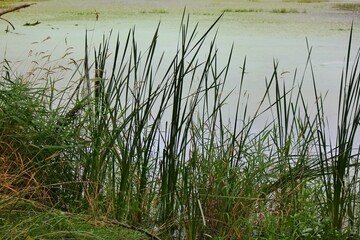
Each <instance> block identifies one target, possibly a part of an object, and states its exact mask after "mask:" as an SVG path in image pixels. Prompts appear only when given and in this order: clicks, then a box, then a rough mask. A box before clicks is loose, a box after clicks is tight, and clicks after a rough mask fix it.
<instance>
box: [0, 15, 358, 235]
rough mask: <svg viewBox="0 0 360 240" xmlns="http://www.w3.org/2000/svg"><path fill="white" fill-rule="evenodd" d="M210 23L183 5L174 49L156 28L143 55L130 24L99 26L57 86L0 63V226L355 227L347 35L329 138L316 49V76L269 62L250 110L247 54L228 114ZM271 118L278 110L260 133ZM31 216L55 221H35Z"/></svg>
mask: <svg viewBox="0 0 360 240" xmlns="http://www.w3.org/2000/svg"><path fill="white" fill-rule="evenodd" d="M217 21H218V20H216V21H215V22H214V24H213V25H212V26H210V27H209V29H208V31H205V32H204V33H202V34H200V33H199V32H198V29H197V26H196V25H195V27H191V24H190V20H189V17H188V16H186V15H185V14H184V15H183V19H182V21H181V26H180V31H179V38H178V48H177V51H176V54H175V55H174V56H173V57H172V59H171V60H170V61H166V62H165V61H164V60H163V58H162V57H161V56H162V55H161V54H160V55H159V54H158V50H157V49H158V48H157V36H158V30H156V31H155V33H154V36H153V38H152V39H151V41H150V43H149V47H148V48H147V50H146V51H145V52H141V51H140V50H139V49H138V47H137V43H136V37H135V33H134V30H130V31H129V34H128V36H127V38H126V39H121V40H120V39H117V40H116V42H115V45H114V46H110V36H105V37H104V39H103V42H102V43H100V45H99V47H98V48H96V49H95V50H94V52H92V51H90V50H89V49H88V46H87V40H85V55H84V60H83V61H82V62H80V63H76V66H77V68H76V69H75V71H74V75H73V78H72V79H69V85H68V86H67V87H66V88H63V89H57V88H56V86H57V83H56V79H55V80H54V79H52V78H47V79H45V81H41V82H37V83H33V82H29V81H28V79H26V78H23V77H22V76H21V75H18V74H17V73H15V72H13V71H12V69H11V65H10V64H8V63H7V62H6V61H5V62H4V63H3V66H2V78H1V82H0V152H1V156H0V161H1V165H0V176H1V178H0V179H1V184H0V192H1V199H0V200H1V202H0V217H1V221H2V222H1V227H0V234H1V235H3V236H9V239H11V238H16V237H19V238H30V239H42V238H44V234H45V236H53V235H52V234H56V233H58V232H61V233H64V234H73V233H74V231H79V232H80V233H81V234H82V233H83V232H84V231H85V232H88V230H87V229H89V225H85V223H86V224H87V223H88V222H92V223H100V224H103V225H104V227H103V228H100V229H106V228H109V226H110V225H107V224H110V223H117V224H118V225H121V224H127V225H129V226H131V227H132V228H137V229H142V230H143V231H142V233H143V234H144V232H147V233H149V234H148V235H146V236H147V237H149V235H152V236H153V237H155V236H159V237H161V238H163V239H171V238H173V239H199V238H204V239H211V238H214V239H356V238H357V237H359V224H360V223H359V220H358V219H359V208H358V206H359V202H358V194H359V186H358V180H357V179H358V167H359V162H358V161H359V154H358V146H357V144H358V143H357V140H356V139H358V138H357V137H358V136H359V133H358V129H357V128H358V126H359V119H360V92H359V91H360V78H359V70H358V68H357V67H358V66H359V62H358V61H359V54H358V53H356V54H355V56H354V57H352V56H351V51H350V46H351V38H352V36H351V34H352V33H351V34H350V41H349V51H348V53H347V55H348V58H347V62H346V63H345V68H344V71H343V76H342V79H341V81H340V86H339V100H338V125H337V129H338V130H337V139H336V141H335V142H334V141H332V139H331V138H330V137H329V133H328V128H329V126H328V125H327V120H326V113H325V112H324V110H323V104H324V102H323V101H324V98H323V95H322V93H320V92H319V91H318V89H317V87H316V79H315V77H314V73H313V69H312V64H311V48H310V47H308V49H307V51H308V55H309V57H308V61H307V62H306V63H305V64H306V70H305V72H310V73H311V74H310V75H311V76H313V77H312V78H311V79H307V78H305V76H306V74H305V73H304V74H303V75H302V76H300V77H299V76H298V75H297V74H296V75H294V77H293V81H292V82H290V83H289V82H285V81H283V79H282V78H281V73H280V72H278V68H277V66H278V65H277V63H276V62H274V67H273V74H272V75H271V76H270V77H269V78H268V79H267V80H266V81H265V82H264V84H265V86H266V90H265V91H264V93H263V95H262V96H263V97H262V98H261V99H262V100H261V102H260V103H259V106H258V108H257V109H256V111H249V110H248V106H247V104H246V102H247V99H248V98H249V97H251V96H248V95H247V93H246V89H243V83H244V81H246V79H245V71H246V70H245V69H246V59H244V63H243V66H242V69H243V72H242V73H241V75H240V76H239V79H240V80H239V82H238V84H237V86H236V89H237V90H238V91H239V92H240V94H239V97H238V102H237V103H235V104H233V106H234V107H233V108H234V112H235V117H234V119H230V120H229V119H225V118H224V117H223V109H224V105H225V103H226V101H227V98H228V95H226V94H225V93H224V88H225V85H226V84H227V74H228V72H229V71H232V69H230V62H231V55H232V48H230V49H228V51H229V57H228V61H227V62H219V61H218V49H216V47H215V43H216V37H214V38H213V39H208V38H209V33H210V32H211V31H212V30H213V28H214V26H216V24H217ZM205 43H206V44H205ZM203 50H205V52H206V55H204V54H203V52H204V51H203ZM155 56H160V57H159V58H155ZM353 61H354V64H353V65H350V63H351V62H353ZM160 68H161V69H165V71H164V73H163V72H162V71H160V70H159V69H160ZM25 75H26V74H24V75H23V76H25ZM305 81H311V82H312V83H313V93H314V99H316V102H315V103H312V102H307V99H304V97H303V94H302V84H303V83H304V82H305ZM313 107H315V109H316V112H315V113H314V112H310V110H309V109H310V108H311V109H312V108H313ZM249 112H255V113H253V114H251V115H250V113H249ZM265 114H269V115H271V116H272V119H271V120H270V121H268V122H267V123H266V124H265V123H264V127H263V128H262V129H261V130H255V129H254V127H253V126H254V122H255V121H256V120H257V119H258V118H260V117H262V116H263V115H265ZM24 202H25V203H26V204H25V210H24ZM18 203H20V204H18ZM29 203H31V204H32V205H35V206H36V211H34V210H33V209H34V206H32V207H30V211H29V210H28V209H29V206H28V204H29ZM38 206H41V208H39V207H38ZM29 212H30V213H29ZM34 212H35V214H34ZM20 213H21V216H23V217H20V218H18V217H16V219H18V221H15V217H14V216H18V215H17V214H20ZM22 214H25V215H22ZM39 215H40V216H39ZM70 216H72V218H71V219H70V220H69V218H70ZM84 216H85V217H84ZM39 218H40V219H49V220H48V222H49V225H46V226H44V228H41V229H40V228H38V227H37V226H38V225H39V222H38V220H37V219H39ZM84 218H85V223H84ZM104 219H105V220H106V219H111V220H106V221H105V220H104ZM109 222H110V223H109ZM34 226H35V227H34ZM90 228H91V229H92V227H90ZM114 228H115V229H114ZM111 229H112V230H111V231H115V233H113V234H114V235H115V234H121V233H117V232H116V231H118V229H116V226H115V227H114V226H113V225H111ZM44 231H45V232H44ZM99 231H100V230H99ZM14 232H15V233H16V234H15V235H11V233H14ZM135 232H136V233H137V232H139V231H135ZM46 234H47V235H46ZM74 234H76V233H74ZM94 234H95V236H96V237H97V238H100V239H101V238H103V239H108V238H107V235H100V234H98V235H96V233H94ZM106 234H108V233H106ZM110 235H112V233H111V234H110ZM134 235H135V233H134ZM12 236H14V237H12ZM65 236H68V235H65ZM143 236H144V235H142V236H140V238H141V237H143ZM61 237H62V238H64V237H63V236H61ZM61 237H60V239H61ZM78 238H81V237H78ZM134 239H136V238H135V236H134Z"/></svg>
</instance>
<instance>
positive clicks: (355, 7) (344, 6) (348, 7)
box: [334, 3, 360, 12]
mask: <svg viewBox="0 0 360 240" xmlns="http://www.w3.org/2000/svg"><path fill="white" fill-rule="evenodd" d="M334 8H336V9H339V10H345V11H354V12H360V3H337V4H335V6H334Z"/></svg>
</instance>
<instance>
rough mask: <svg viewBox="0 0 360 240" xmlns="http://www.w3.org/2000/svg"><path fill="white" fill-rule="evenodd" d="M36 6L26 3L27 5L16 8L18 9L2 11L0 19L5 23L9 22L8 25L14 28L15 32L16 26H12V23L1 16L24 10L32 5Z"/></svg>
mask: <svg viewBox="0 0 360 240" xmlns="http://www.w3.org/2000/svg"><path fill="white" fill-rule="evenodd" d="M34 4H36V3H26V4H22V5H19V6H16V7H12V8H8V9H4V10H1V11H0V19H1V20H4V21H5V22H7V23H8V24H10V26H11V27H12V28H13V30H15V27H14V25H12V23H11V22H10V21H8V20H6V19H5V18H2V17H1V16H2V15H4V14H7V13H10V12H15V11H17V10H20V9H22V8H27V7H30V6H31V5H34Z"/></svg>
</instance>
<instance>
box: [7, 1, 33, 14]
mask: <svg viewBox="0 0 360 240" xmlns="http://www.w3.org/2000/svg"><path fill="white" fill-rule="evenodd" d="M34 4H36V3H26V4H22V5H19V6H16V7H12V8H8V9H4V10H1V11H0V16H2V15H4V14H7V13H10V12H15V11H17V10H20V9H22V8H27V7H30V6H31V5H34Z"/></svg>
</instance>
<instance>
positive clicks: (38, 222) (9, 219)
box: [0, 198, 149, 240]
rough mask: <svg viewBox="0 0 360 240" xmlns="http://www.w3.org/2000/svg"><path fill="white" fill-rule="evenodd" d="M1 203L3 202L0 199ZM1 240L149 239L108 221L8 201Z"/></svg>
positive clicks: (3, 212) (0, 219) (0, 229)
mask: <svg viewBox="0 0 360 240" xmlns="http://www.w3.org/2000/svg"><path fill="white" fill-rule="evenodd" d="M2 200H4V199H2ZM0 223H1V224H0V234H1V236H2V238H1V239H4V240H5V239H59V240H60V239H87V240H90V239H109V240H115V239H123V240H125V239H126V240H127V239H129V240H140V239H148V238H149V237H148V236H147V235H146V234H145V233H142V232H140V231H137V230H133V229H130V228H125V227H123V226H122V225H119V223H117V222H114V221H111V220H106V219H103V220H101V219H100V220H96V219H92V218H91V216H86V215H78V214H77V215H75V214H69V213H65V212H62V211H59V210H55V209H48V208H46V207H44V206H41V205H39V204H38V203H36V202H31V201H25V200H24V199H15V198H13V199H11V203H10V204H9V203H8V204H5V206H4V205H2V207H1V210H0Z"/></svg>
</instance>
